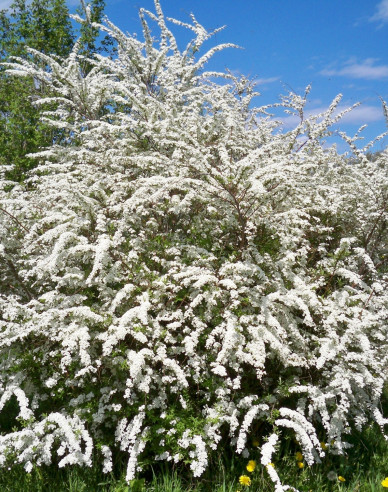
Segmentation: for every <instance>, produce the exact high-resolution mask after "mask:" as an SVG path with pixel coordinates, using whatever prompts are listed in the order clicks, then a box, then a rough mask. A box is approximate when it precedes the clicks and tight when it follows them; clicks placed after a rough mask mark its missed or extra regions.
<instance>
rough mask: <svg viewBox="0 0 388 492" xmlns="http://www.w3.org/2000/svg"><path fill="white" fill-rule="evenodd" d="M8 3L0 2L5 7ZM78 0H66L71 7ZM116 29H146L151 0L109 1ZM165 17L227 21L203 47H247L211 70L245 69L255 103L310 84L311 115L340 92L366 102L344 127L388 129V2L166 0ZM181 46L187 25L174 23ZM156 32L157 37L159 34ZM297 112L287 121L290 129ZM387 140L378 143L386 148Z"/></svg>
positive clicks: (228, 53) (224, 55) (346, 100)
mask: <svg viewBox="0 0 388 492" xmlns="http://www.w3.org/2000/svg"><path fill="white" fill-rule="evenodd" d="M7 3H8V4H9V3H10V0H0V8H2V7H5V6H7V5H6V4H7ZM78 3H79V2H78V0H69V5H70V7H71V9H72V10H74V8H75V7H74V5H75V4H78ZM106 3H107V7H106V14H107V16H108V17H109V19H110V20H111V21H112V22H114V23H115V24H116V25H117V26H118V27H120V28H121V29H122V30H124V31H128V32H130V33H135V32H136V33H138V35H139V36H140V34H141V27H140V22H139V19H138V10H139V8H140V7H144V8H147V9H149V10H152V11H154V4H153V0H135V1H131V0H107V1H106ZM161 3H162V8H163V11H164V13H165V15H166V16H170V17H175V18H177V19H179V20H182V21H186V22H187V21H189V20H190V18H189V14H190V13H191V12H192V13H194V15H195V16H196V18H197V20H198V21H199V22H200V23H201V24H202V25H204V26H205V28H207V29H208V30H212V29H215V28H217V27H220V26H223V25H226V26H227V27H226V28H225V30H224V31H222V32H221V33H218V34H217V35H216V36H214V38H212V40H210V41H208V42H207V43H208V44H207V45H205V47H211V46H213V45H215V44H219V43H224V42H232V43H235V44H238V45H239V46H241V47H242V48H243V49H242V50H236V49H228V50H225V51H224V52H221V53H217V54H216V55H215V56H214V58H213V59H212V61H211V62H209V64H208V67H207V68H208V69H211V70H213V69H214V70H224V69H225V68H229V69H230V70H232V71H233V72H234V73H241V74H244V75H248V76H250V77H251V78H254V79H255V80H256V81H257V82H258V90H259V92H260V93H261V94H262V96H261V98H260V99H257V100H256V101H255V102H256V104H258V105H261V104H268V103H272V102H277V101H278V96H279V94H284V93H286V92H287V91H288V90H289V89H291V90H293V91H295V92H297V93H303V92H304V89H305V87H306V86H307V85H309V84H312V90H311V92H310V96H309V103H308V108H307V112H312V113H316V112H320V111H321V110H323V109H325V108H327V107H328V105H329V104H330V102H331V101H332V99H333V98H334V97H335V96H336V95H337V94H339V93H341V94H343V99H342V102H341V108H345V107H348V106H351V105H352V104H354V103H355V102H361V103H362V104H361V106H360V107H359V108H357V109H355V110H354V111H353V112H351V113H350V114H348V115H347V116H346V117H345V119H344V120H343V121H342V123H341V124H340V127H341V129H343V130H346V131H347V132H348V133H349V134H351V135H353V134H354V133H355V131H356V130H357V129H358V128H359V127H360V126H361V125H362V124H364V123H366V124H367V125H368V128H367V130H366V131H364V132H363V135H364V136H365V142H367V141H369V140H371V139H372V138H373V137H374V136H376V135H378V134H379V133H382V132H383V131H385V129H386V125H385V121H384V117H383V112H382V109H381V104H380V100H379V97H382V98H383V99H385V100H386V101H388V49H387V48H388V0H243V1H241V2H236V0H161ZM172 30H173V32H174V33H176V34H177V39H178V41H180V42H181V45H182V47H183V46H184V45H185V43H186V42H187V40H188V39H189V38H188V37H187V34H186V32H185V30H184V29H183V28H180V27H178V26H172ZM157 34H158V33H157V31H155V35H156V36H157ZM294 123H295V121H294V120H293V119H292V117H289V118H285V119H284V125H285V128H287V127H292V126H293V124H294ZM387 143H388V137H386V138H385V139H384V141H383V142H382V143H379V144H378V145H377V147H376V148H377V149H379V148H381V147H382V146H386V145H387Z"/></svg>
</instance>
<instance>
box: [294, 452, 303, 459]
mask: <svg viewBox="0 0 388 492" xmlns="http://www.w3.org/2000/svg"><path fill="white" fill-rule="evenodd" d="M295 458H296V461H303V454H302V453H301V452H300V451H298V452H297V453H296V454H295Z"/></svg>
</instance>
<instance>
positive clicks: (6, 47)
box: [0, 0, 105, 181]
mask: <svg viewBox="0 0 388 492" xmlns="http://www.w3.org/2000/svg"><path fill="white" fill-rule="evenodd" d="M104 7H105V3H104V1H103V0H92V2H91V4H90V6H89V10H90V16H91V20H92V21H97V22H99V21H101V19H102V16H103V9H104ZM85 8H86V7H85ZM0 33H1V35H0V58H1V60H0V61H1V62H4V61H7V60H8V59H9V58H10V57H12V56H26V55H27V51H26V46H28V47H30V48H33V49H35V50H37V51H39V52H42V53H45V54H47V55H57V56H58V57H67V56H68V55H69V54H70V52H71V50H72V48H73V45H74V42H75V33H74V30H73V27H72V24H71V21H70V17H69V11H68V8H67V6H66V1H65V0H32V1H31V2H29V1H26V0H15V1H14V2H13V3H12V5H11V7H10V9H9V10H8V11H5V10H3V11H0ZM97 36H98V33H97V32H96V31H95V30H93V29H92V28H90V27H88V24H85V25H83V26H82V27H81V32H80V41H79V42H80V44H81V46H82V50H83V53H84V55H86V56H92V55H93V54H94V53H95V52H96V50H97V49H98V48H97V46H96V38H97ZM30 56H32V55H31V53H30ZM35 61H36V62H37V63H38V64H39V60H38V59H35ZM85 68H86V67H85ZM45 90H46V87H45V84H44V83H43V84H37V83H36V81H34V80H33V79H32V78H31V77H27V78H25V79H15V78H14V77H9V76H8V75H7V74H6V73H5V71H4V68H2V69H0V164H3V165H8V166H9V165H12V166H13V170H12V172H10V173H9V177H10V178H12V179H15V180H17V181H21V180H23V179H24V176H25V173H26V172H27V171H28V170H29V169H31V168H32V167H34V166H35V165H36V160H35V159H32V158H31V157H30V155H29V154H30V153H33V152H37V151H38V150H40V149H41V148H45V147H48V146H50V145H52V144H53V143H54V142H55V143H58V141H61V140H62V136H63V135H62V132H60V131H58V130H57V129H55V128H53V127H51V126H49V125H47V124H46V123H44V122H42V121H41V118H40V116H41V115H40V111H39V110H38V109H37V108H36V107H35V104H34V103H35V101H36V100H37V99H41V98H43V97H45V93H46V92H45Z"/></svg>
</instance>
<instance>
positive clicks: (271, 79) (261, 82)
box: [254, 77, 280, 85]
mask: <svg viewBox="0 0 388 492" xmlns="http://www.w3.org/2000/svg"><path fill="white" fill-rule="evenodd" d="M279 79H280V77H268V78H263V79H255V80H254V82H255V84H257V85H265V84H272V82H277V81H278V80H279Z"/></svg>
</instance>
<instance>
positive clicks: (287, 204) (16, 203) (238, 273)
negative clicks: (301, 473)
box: [0, 0, 388, 490]
mask: <svg viewBox="0 0 388 492" xmlns="http://www.w3.org/2000/svg"><path fill="white" fill-rule="evenodd" d="M155 6H156V14H153V13H151V12H148V11H145V10H141V11H140V17H141V22H142V26H143V35H144V41H139V40H138V39H137V37H136V36H130V35H126V34H124V33H122V32H121V31H120V30H119V29H118V28H117V27H115V26H114V25H112V24H111V23H109V21H107V22H106V24H105V25H104V26H102V29H104V30H105V31H106V32H107V33H108V34H109V35H110V36H111V37H112V38H113V39H114V41H115V42H116V43H117V57H115V58H113V59H111V58H108V57H103V56H100V55H96V56H95V59H93V60H89V63H90V64H91V66H92V68H91V70H90V71H89V72H88V73H87V74H85V73H83V71H82V69H81V66H82V62H83V60H82V58H81V57H80V56H79V55H78V46H77V45H76V46H75V47H74V50H73V53H72V54H71V55H70V56H69V58H67V59H64V60H60V59H58V58H52V57H49V56H46V55H42V54H39V53H36V52H34V55H35V58H37V57H38V58H39V59H40V60H41V62H40V63H39V64H34V63H32V62H31V61H30V60H22V59H18V60H16V61H15V62H14V63H13V64H12V65H9V72H10V73H13V74H14V75H16V76H29V77H33V78H34V79H35V80H36V81H37V83H39V84H43V85H44V87H45V88H46V89H47V90H46V92H47V93H50V94H51V96H47V97H46V98H45V99H43V100H42V99H41V100H38V101H36V103H37V104H38V105H40V106H42V111H43V117H44V119H45V120H46V121H47V122H49V123H50V124H51V125H53V126H54V127H56V128H57V129H59V130H60V131H61V132H63V135H64V136H67V138H66V139H63V140H64V141H65V143H61V144H59V143H57V142H53V145H52V146H51V147H50V148H48V149H42V151H41V152H40V153H39V154H37V155H36V158H37V160H38V163H39V165H38V166H37V168H36V169H34V170H33V171H31V174H30V176H29V178H28V180H26V182H25V183H23V184H18V183H11V182H10V181H8V180H7V179H6V178H5V177H4V176H2V177H1V181H0V262H1V269H0V393H1V395H0V410H1V412H5V411H7V412H8V415H10V416H11V420H12V419H13V421H12V425H11V427H12V429H13V430H12V431H11V430H7V429H1V431H2V435H1V437H0V464H2V465H4V466H5V465H7V466H9V460H10V459H14V458H15V457H16V459H14V462H15V463H24V464H25V467H26V469H27V470H30V469H31V467H32V464H38V465H39V464H41V463H50V462H51V461H52V459H53V455H54V454H55V453H56V454H57V455H58V456H60V459H61V461H59V466H63V465H65V464H74V463H77V464H83V465H87V466H89V465H90V464H91V457H92V449H94V448H95V449H96V450H100V451H101V452H100V454H99V455H98V454H97V456H100V459H101V463H103V468H104V471H106V472H109V471H110V470H111V469H112V460H114V459H115V456H116V455H117V453H126V454H127V456H128V473H127V479H128V480H131V479H132V478H133V477H134V476H135V473H136V471H137V470H138V466H139V465H138V458H139V456H141V461H142V463H143V464H144V463H147V460H148V462H152V461H153V460H155V459H166V460H168V461H171V460H172V461H174V462H180V461H182V462H183V461H185V460H188V461H190V462H191V468H192V471H193V474H194V475H196V476H199V475H200V474H201V473H202V472H203V471H204V470H205V469H206V467H207V464H208V458H209V453H211V452H213V451H214V450H217V448H218V446H219V444H220V442H229V443H230V445H231V446H232V447H233V448H234V449H235V450H236V452H237V453H244V455H248V454H249V449H248V445H247V441H248V440H249V437H250V435H251V433H252V432H253V429H254V428H258V426H259V424H261V423H265V425H264V427H262V428H266V429H268V426H271V425H273V426H276V427H277V428H278V431H279V432H292V433H294V436H295V438H296V439H297V440H298V442H299V443H300V445H301V446H302V449H303V453H304V455H305V456H306V459H307V462H308V463H313V462H319V460H320V459H322V458H323V455H324V453H323V451H322V449H321V447H320V441H322V440H324V441H326V442H329V441H333V443H334V444H333V446H332V449H333V450H334V451H335V452H338V453H341V452H344V450H345V449H346V448H347V447H348V446H349V445H348V444H347V442H346V436H347V435H348V434H349V433H350V432H351V430H352V428H354V427H356V428H362V427H363V426H364V425H365V424H367V423H370V422H373V421H374V422H377V424H378V425H379V426H380V427H381V429H382V430H383V431H384V426H385V425H386V424H387V422H388V421H387V419H386V418H384V416H383V415H382V414H381V411H380V400H381V395H382V391H383V387H384V384H385V382H386V380H387V368H388V350H387V349H388V338H387V337H388V329H387V307H388V296H387V280H388V275H387V255H388V250H387V230H388V227H387V220H388V208H387V203H388V180H387V165H388V153H387V151H384V152H382V153H381V154H380V156H378V158H377V159H376V160H374V161H373V162H372V160H368V159H367V157H366V152H363V151H359V150H357V149H356V147H355V142H356V140H357V138H358V135H356V136H355V137H354V138H350V137H344V138H346V140H347V141H348V142H349V144H350V145H351V147H352V148H353V150H354V149H356V150H355V152H357V156H356V158H353V159H349V158H348V157H346V156H345V155H341V154H339V153H338V152H337V150H336V147H335V146H331V147H330V146H328V145H326V144H325V139H326V137H328V136H329V135H330V132H331V129H330V128H331V126H332V124H333V123H335V122H336V121H337V120H338V117H337V116H334V112H335V109H336V107H337V106H338V104H339V101H340V97H338V98H336V99H335V101H334V102H333V104H332V105H331V106H330V108H329V109H328V110H327V111H326V112H325V113H323V114H321V115H319V116H316V115H314V116H311V117H309V118H307V117H304V115H303V107H304V104H305V102H306V97H307V92H308V91H307V92H306V94H305V96H304V97H300V96H298V95H296V94H293V93H290V94H288V95H286V96H284V97H283V99H282V103H281V104H282V105H283V107H284V108H285V109H286V111H288V112H289V113H293V114H294V113H295V114H299V115H300V116H301V118H300V124H299V125H298V126H297V127H296V128H295V129H293V130H292V131H289V132H286V133H285V132H283V131H280V130H279V128H278V123H276V122H275V121H274V119H273V118H271V116H270V115H269V113H268V109H269V108H267V107H259V108H256V107H253V102H254V101H253V98H254V97H255V96H256V95H257V94H256V93H255V92H254V89H253V87H252V85H251V84H250V82H249V81H248V80H246V79H245V78H241V79H238V78H236V77H234V76H233V75H232V74H231V73H229V72H228V73H225V74H216V73H212V72H204V71H203V67H204V65H205V63H206V62H207V61H208V59H209V58H210V57H211V56H212V55H213V54H214V53H215V52H216V51H218V50H220V49H223V48H225V47H229V46H231V45H221V46H217V47H215V48H211V49H210V50H209V51H208V52H207V53H206V54H204V55H202V56H198V54H197V52H198V51H199V50H200V48H201V46H202V44H203V43H204V42H205V41H207V40H208V39H209V37H210V36H211V34H210V33H208V32H207V31H206V30H205V29H204V28H203V27H202V26H201V25H199V24H198V22H197V21H196V19H195V18H194V16H192V23H191V24H186V23H182V22H179V21H176V20H174V19H165V17H164V15H163V13H162V10H161V8H160V5H159V1H158V0H155ZM148 19H151V22H156V23H157V25H158V28H159V29H160V39H159V44H157V43H156V41H155V39H154V38H153V37H152V35H151V30H150V27H149V20H148ZM167 20H169V21H172V22H173V23H175V24H177V25H178V26H181V27H182V26H183V27H186V28H188V29H190V30H191V31H192V32H193V33H194V38H193V40H192V41H191V42H190V43H189V45H188V46H187V47H186V48H185V49H184V50H183V51H180V50H179V48H178V46H177V43H176V40H175V37H174V36H173V34H172V32H171V31H170V29H169V27H168V26H167ZM100 27H101V26H100ZM221 75H222V76H223V77H224V81H226V83H225V82H220V83H219V82H217V81H218V80H219V79H218V78H217V77H219V76H221ZM366 150H367V149H366ZM1 172H3V171H1ZM3 174H4V173H3ZM15 408H16V410H15ZM268 435H269V436H270V437H269V440H268V443H267V444H264V445H263V449H262V456H263V458H262V463H263V465H268V463H269V462H270V460H271V456H272V454H273V453H274V450H275V448H274V445H275V444H276V439H275V438H274V437H273V436H276V435H275V434H273V431H270V432H269V434H268ZM264 437H266V436H263V438H264ZM267 437H268V436H267ZM271 473H272V475H271V477H272V478H273V481H274V484H275V486H276V488H277V490H281V487H282V485H281V482H280V478H279V476H278V475H277V472H275V471H271ZM284 490H286V489H284Z"/></svg>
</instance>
